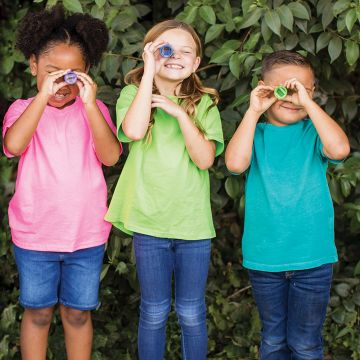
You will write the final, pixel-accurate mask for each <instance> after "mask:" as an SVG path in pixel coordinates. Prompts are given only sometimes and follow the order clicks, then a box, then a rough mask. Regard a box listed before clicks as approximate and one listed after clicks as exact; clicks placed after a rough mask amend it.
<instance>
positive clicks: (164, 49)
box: [159, 44, 174, 58]
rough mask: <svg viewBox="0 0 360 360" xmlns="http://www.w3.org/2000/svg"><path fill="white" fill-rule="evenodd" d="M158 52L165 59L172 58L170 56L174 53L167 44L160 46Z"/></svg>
mask: <svg viewBox="0 0 360 360" xmlns="http://www.w3.org/2000/svg"><path fill="white" fill-rule="evenodd" d="M159 51H160V55H161V56H162V57H165V58H168V57H170V56H172V54H173V53H174V50H173V48H172V47H171V45H169V44H165V45H163V46H161V47H160V49H159Z"/></svg>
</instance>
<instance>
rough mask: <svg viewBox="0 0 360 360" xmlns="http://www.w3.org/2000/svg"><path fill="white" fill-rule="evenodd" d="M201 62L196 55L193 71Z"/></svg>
mask: <svg viewBox="0 0 360 360" xmlns="http://www.w3.org/2000/svg"><path fill="white" fill-rule="evenodd" d="M200 63H201V59H200V57H199V56H197V57H196V59H195V62H194V66H193V72H195V71H196V70H197V68H198V67H199V65H200Z"/></svg>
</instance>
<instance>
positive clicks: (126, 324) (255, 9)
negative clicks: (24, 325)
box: [0, 0, 360, 360]
mask: <svg viewBox="0 0 360 360" xmlns="http://www.w3.org/2000/svg"><path fill="white" fill-rule="evenodd" d="M56 2H57V1H56V0H49V1H47V2H46V1H43V0H35V1H34V2H26V1H19V0H12V1H10V0H5V1H3V2H2V3H3V7H2V8H1V9H0V22H1V28H0V94H1V98H0V106H1V107H0V114H1V116H3V114H4V112H5V111H6V108H7V106H8V105H9V104H10V102H11V101H12V100H14V99H16V98H20V97H29V96H31V95H33V94H34V91H35V90H34V79H32V78H31V76H30V74H29V71H28V68H27V64H26V61H25V59H24V58H23V56H22V55H21V54H20V53H19V52H18V51H17V50H15V48H14V37H15V32H16V28H17V24H18V22H19V20H20V19H21V18H22V17H23V16H24V14H25V13H26V12H27V11H28V10H29V9H31V10H35V9H37V8H42V7H44V6H45V5H46V6H52V5H54V4H55V3H56ZM63 4H64V6H65V7H66V8H67V9H68V10H69V11H70V12H74V11H80V12H87V13H90V14H92V15H93V16H95V17H98V18H100V19H103V20H104V21H105V22H106V24H107V26H108V27H109V29H110V44H109V47H108V51H107V53H106V54H105V55H104V57H103V59H102V62H101V64H100V65H99V66H97V67H96V68H94V69H92V71H91V75H92V76H93V77H94V79H95V80H96V82H97V84H98V86H99V93H98V95H99V98H101V99H102V100H103V101H105V102H106V103H107V104H108V105H109V106H110V108H111V110H112V111H113V107H114V104H115V101H116V99H117V97H118V95H119V91H120V89H121V87H122V86H123V85H124V83H123V79H124V75H125V74H126V73H127V72H128V71H129V70H130V69H132V68H134V67H136V66H137V65H139V64H140V59H139V56H140V52H141V47H142V39H143V35H144V33H145V32H146V30H147V29H148V28H149V27H150V26H151V25H152V24H153V23H154V22H157V21H160V20H163V19H166V18H170V17H178V18H179V19H182V20H184V21H186V22H188V23H190V24H192V25H193V26H194V27H195V28H196V30H197V31H198V32H199V34H200V35H201V37H202V39H203V41H204V54H205V55H204V59H203V62H202V65H201V67H200V70H199V74H200V76H201V78H202V79H204V81H205V83H206V84H207V85H209V86H213V87H216V88H217V89H218V90H219V91H220V95H221V98H222V101H221V103H220V109H221V114H222V120H223V128H224V133H225V138H226V140H229V138H230V137H231V135H232V134H233V132H234V130H235V128H236V126H237V124H238V123H239V120H240V119H241V117H242V115H243V114H244V111H245V110H246V107H247V102H248V99H249V92H250V90H251V89H252V87H253V86H254V85H255V84H256V83H257V81H258V79H259V74H260V63H261V59H262V58H263V56H264V55H265V54H267V53H270V52H272V51H274V50H278V49H291V50H296V51H299V52H301V53H302V54H304V55H306V56H308V57H309V59H310V60H311V62H312V63H313V65H314V67H315V69H316V73H317V80H318V85H317V91H316V100H317V101H318V102H319V104H321V105H322V106H323V107H324V108H325V109H326V111H327V112H328V113H329V114H331V115H332V116H333V117H334V118H335V119H337V121H338V122H339V123H340V125H341V126H343V127H344V128H345V129H346V132H347V134H348V135H349V137H350V140H351V146H352V154H351V156H350V157H349V159H348V160H346V161H345V162H344V163H343V164H341V165H338V166H337V167H332V168H330V169H329V171H328V180H329V185H330V189H331V194H332V197H333V200H334V203H335V213H336V238H337V245H338V249H339V256H340V262H339V263H338V264H337V265H336V267H335V279H334V286H333V290H332V297H331V302H330V306H329V309H328V317H327V321H326V326H325V330H324V335H325V346H326V352H327V354H329V357H328V358H329V359H339V360H340V359H344V360H345V359H346V360H349V359H354V360H359V359H360V355H359V354H360V328H359V321H360V317H359V309H360V262H359V260H360V245H359V238H360V198H359V194H360V127H359V121H358V116H359V111H358V110H359V87H360V82H359V80H358V79H359V75H360V74H359V43H360V31H359V29H360V27H359V24H360V1H359V0H339V1H334V0H319V1H317V0H306V1H305V0H304V1H302V0H299V1H287V0H285V1H284V0H273V1H271V0H269V1H267V0H243V1H235V0H234V1H230V0H204V1H199V0H190V1H183V0H167V1H164V2H154V3H153V2H151V1H145V0H143V1H141V0H132V1H130V0H109V1H105V0H95V1H94V0H82V1H79V0H64V1H63ZM113 115H114V112H113ZM114 118H115V117H114ZM123 162H124V157H123V159H122V160H121V161H120V163H119V164H118V165H117V166H115V167H113V168H110V169H105V174H106V178H107V182H108V186H109V196H111V193H112V191H113V188H114V184H115V183H116V181H117V178H118V176H119V173H120V171H121V168H122V165H123ZM16 165H17V162H16V160H8V159H6V158H5V157H1V158H0V170H1V172H0V193H1V194H2V196H1V197H0V212H1V218H0V221H1V228H0V264H1V266H0V284H1V290H0V291H1V296H0V314H1V315H0V359H13V358H20V355H19V320H20V319H21V309H20V307H19V305H18V302H17V296H18V277H17V273H16V267H15V264H14V260H13V256H12V251H11V239H10V235H9V229H8V225H7V215H6V211H7V204H8V201H9V198H10V197H11V195H12V193H13V191H14V181H15V177H16ZM210 172H211V184H212V205H213V210H214V218H215V224H216V228H217V234H218V236H217V239H216V240H214V242H213V244H214V245H213V255H212V262H211V269H210V276H209V282H208V291H207V304H208V325H209V337H210V343H209V357H208V358H209V359H238V360H240V359H256V358H257V354H258V343H259V330H260V323H259V318H258V314H257V311H256V308H255V306H254V302H253V300H252V298H251V288H250V286H249V283H248V279H247V274H246V271H245V270H244V269H243V268H242V266H241V249H240V245H241V243H240V240H241V233H242V221H243V210H244V191H243V187H244V183H243V179H242V178H241V177H231V176H230V174H229V173H228V172H227V171H226V168H225V165H224V159H223V157H220V158H219V159H218V160H217V163H216V165H215V166H214V167H213V168H212V169H211V171H210ZM102 277H103V280H102V289H101V301H102V304H101V306H100V308H99V310H98V311H96V312H94V322H95V340H94V354H93V359H136V327H137V318H138V310H137V308H138V304H139V291H138V286H137V281H136V272H135V262H134V254H133V250H132V242H131V239H130V238H128V237H127V236H126V235H124V234H122V233H120V232H118V231H116V230H113V232H112V234H111V237H110V241H109V245H108V248H107V256H106V259H105V260H104V268H103V273H102ZM168 338H169V341H168V342H167V359H171V360H175V359H180V354H179V331H178V326H177V323H176V318H175V315H174V314H172V315H171V316H170V321H169V325H168ZM62 341H63V333H62V328H61V324H60V320H59V317H58V316H56V317H55V318H54V321H53V325H52V327H51V336H50V347H49V351H48V358H49V359H65V355H64V347H63V346H64V345H63V342H62Z"/></svg>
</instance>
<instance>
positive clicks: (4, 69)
mask: <svg viewBox="0 0 360 360" xmlns="http://www.w3.org/2000/svg"><path fill="white" fill-rule="evenodd" d="M13 67H14V59H13V57H12V56H8V57H4V58H3V59H2V61H1V62H0V73H1V74H4V75H7V74H9V73H10V72H11V70H12V69H13Z"/></svg>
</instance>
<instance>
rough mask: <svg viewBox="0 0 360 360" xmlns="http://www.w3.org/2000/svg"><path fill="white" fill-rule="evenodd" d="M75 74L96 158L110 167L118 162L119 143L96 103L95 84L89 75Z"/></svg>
mask: <svg viewBox="0 0 360 360" xmlns="http://www.w3.org/2000/svg"><path fill="white" fill-rule="evenodd" d="M76 74H77V76H78V78H79V80H80V81H79V80H78V81H77V84H78V86H79V89H80V93H79V95H80V98H81V99H82V101H83V103H84V108H85V111H86V115H87V117H88V120H89V125H90V129H91V133H92V138H93V141H94V146H95V152H96V156H97V158H98V159H99V160H100V161H101V163H102V164H104V165H106V166H112V165H114V164H116V163H117V161H118V160H119V156H120V151H121V147H120V145H119V141H118V139H117V138H116V135H115V134H114V133H113V132H112V130H111V129H110V127H109V125H108V123H107V122H106V120H105V118H104V116H103V114H102V112H101V111H100V109H99V107H98V105H97V103H96V84H95V83H94V82H93V81H92V79H91V78H90V76H89V75H87V74H85V73H81V72H76Z"/></svg>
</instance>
